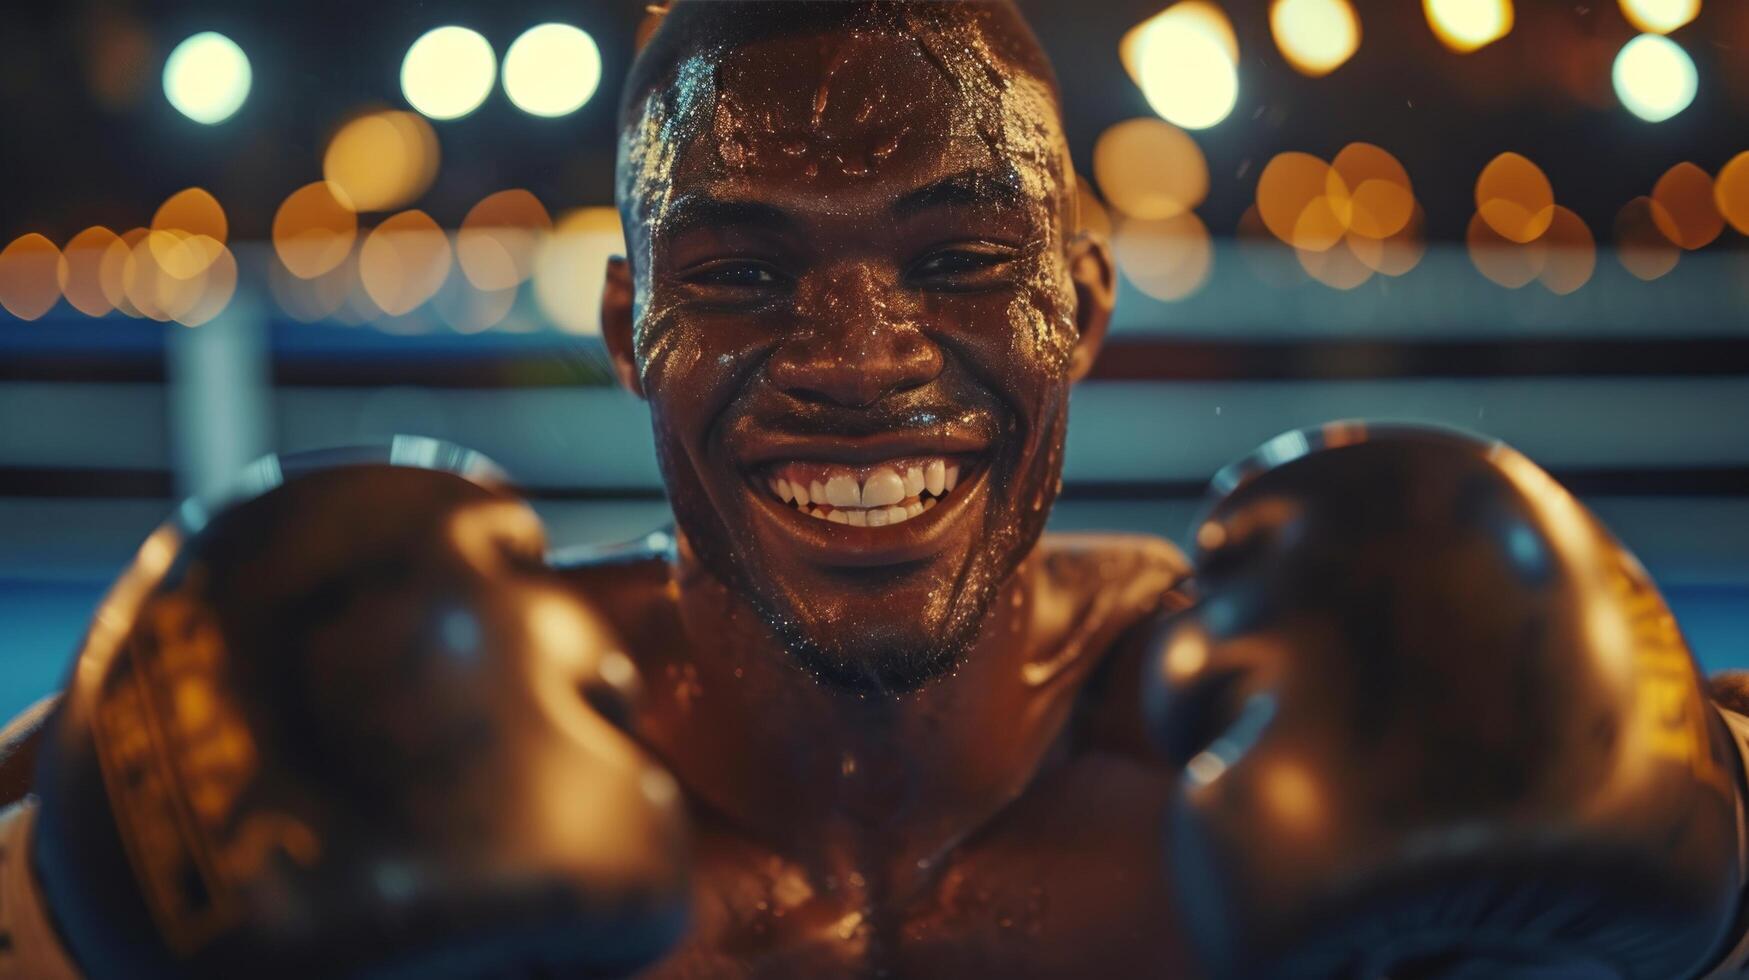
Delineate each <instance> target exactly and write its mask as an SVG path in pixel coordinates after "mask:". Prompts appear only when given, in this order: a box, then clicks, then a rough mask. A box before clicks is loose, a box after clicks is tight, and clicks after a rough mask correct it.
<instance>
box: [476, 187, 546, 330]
mask: <svg viewBox="0 0 1749 980" xmlns="http://www.w3.org/2000/svg"><path fill="white" fill-rule="evenodd" d="M552 229H553V219H552V218H551V217H550V216H548V214H547V209H546V208H545V207H543V206H541V203H540V200H539V199H538V198H536V197H535V196H534V195H533V194H531V193H529V192H528V191H525V190H507V191H499V192H498V193H496V194H492V195H489V196H488V197H486V198H485V199H484V200H482V201H480V203H478V204H476V205H474V206H473V208H472V209H470V210H469V211H468V215H467V217H466V218H463V219H462V227H461V231H460V232H459V233H457V235H456V261H457V263H458V264H459V265H460V266H461V267H462V274H463V275H464V276H465V277H467V280H468V282H469V283H471V284H472V285H473V286H474V288H475V289H481V290H502V289H513V288H515V287H516V286H518V285H520V284H521V283H522V281H523V280H525V279H527V278H528V277H529V276H530V275H532V274H533V273H534V256H535V250H536V249H537V248H538V247H539V245H540V243H541V240H542V239H543V238H545V237H546V235H547V234H548V233H549V232H551V231H552ZM500 319H502V317H500Z"/></svg>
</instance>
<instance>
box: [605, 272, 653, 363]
mask: <svg viewBox="0 0 1749 980" xmlns="http://www.w3.org/2000/svg"><path fill="white" fill-rule="evenodd" d="M601 339H602V340H605V341H606V342H607V354H608V356H609V357H611V358H613V373H614V375H615V376H617V377H618V378H619V383H620V385H621V386H623V387H624V388H625V390H627V391H629V392H631V393H632V394H634V395H637V396H638V397H639V398H642V397H644V386H643V384H642V383H640V382H639V381H638V361H637V356H636V355H635V354H634V352H633V349H632V265H631V263H630V262H628V261H626V259H625V257H624V256H622V255H615V256H614V257H613V258H610V259H608V260H607V283H606V285H604V286H603V287H602V290H601Z"/></svg>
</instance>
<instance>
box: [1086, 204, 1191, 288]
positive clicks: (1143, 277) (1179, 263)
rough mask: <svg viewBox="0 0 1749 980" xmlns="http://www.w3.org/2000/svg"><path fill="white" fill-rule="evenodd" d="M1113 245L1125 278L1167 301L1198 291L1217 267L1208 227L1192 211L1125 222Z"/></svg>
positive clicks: (1116, 233) (1113, 237)
mask: <svg viewBox="0 0 1749 980" xmlns="http://www.w3.org/2000/svg"><path fill="white" fill-rule="evenodd" d="M1111 246H1112V252H1113V253H1114V254H1115V255H1116V256H1117V267H1118V269H1119V270H1121V271H1122V272H1123V274H1124V277H1125V278H1126V279H1128V280H1129V281H1130V282H1131V283H1133V284H1134V285H1135V287H1136V288H1137V289H1139V290H1141V291H1142V292H1144V293H1146V294H1147V295H1149V296H1152V297H1153V298H1155V299H1157V300H1161V301H1163V302H1172V301H1174V300H1180V299H1183V298H1185V297H1186V296H1189V295H1190V294H1192V293H1194V292H1196V291H1197V290H1198V289H1199V288H1201V287H1202V284H1203V283H1204V282H1207V281H1208V277H1209V270H1210V269H1212V268H1213V266H1214V245H1213V243H1212V242H1210V240H1209V232H1208V228H1206V227H1204V225H1203V223H1202V219H1200V218H1198V217H1197V216H1196V215H1195V213H1193V212H1190V211H1186V212H1184V213H1183V214H1179V215H1174V216H1173V217H1170V218H1165V219H1162V220H1158V221H1147V220H1142V219H1137V218H1131V219H1129V220H1126V221H1123V222H1121V223H1120V224H1119V225H1118V226H1117V231H1116V232H1114V233H1113V234H1112V241H1111Z"/></svg>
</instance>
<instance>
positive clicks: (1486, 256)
mask: <svg viewBox="0 0 1749 980" xmlns="http://www.w3.org/2000/svg"><path fill="white" fill-rule="evenodd" d="M1554 218H1555V216H1554V206H1553V205H1550V207H1549V215H1548V219H1547V222H1546V223H1545V224H1544V225H1543V228H1542V230H1543V231H1547V230H1548V228H1549V225H1550V224H1553V223H1554ZM1540 234H1541V233H1540V232H1539V237H1538V238H1536V239H1534V240H1531V241H1527V242H1521V241H1518V240H1517V239H1514V238H1508V237H1506V236H1505V235H1502V234H1500V233H1499V232H1498V231H1497V230H1495V228H1494V226H1493V224H1492V223H1490V222H1489V221H1488V219H1487V218H1486V217H1484V216H1483V215H1482V213H1481V212H1480V211H1478V212H1476V213H1475V214H1474V215H1472V216H1471V217H1470V226H1469V229H1468V231H1467V232H1466V233H1465V235H1464V242H1465V244H1466V245H1467V246H1468V247H1469V252H1470V261H1471V262H1472V263H1474V264H1475V266H1476V271H1477V272H1480V273H1481V274H1482V275H1484V276H1486V277H1488V279H1490V280H1492V281H1493V282H1495V283H1496V284H1498V285H1501V286H1505V287H1506V288H1507V289H1520V288H1523V287H1524V286H1528V285H1529V284H1531V283H1532V282H1535V281H1536V278H1537V276H1539V275H1541V274H1542V271H1543V267H1544V265H1545V264H1546V263H1547V262H1548V246H1547V245H1546V244H1545V243H1544V242H1543V241H1542V239H1541V237H1540Z"/></svg>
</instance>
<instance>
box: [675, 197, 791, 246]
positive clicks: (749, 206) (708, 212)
mask: <svg viewBox="0 0 1749 980" xmlns="http://www.w3.org/2000/svg"><path fill="white" fill-rule="evenodd" d="M793 224H795V220H794V219H793V218H791V217H790V216H789V214H788V213H787V212H785V211H784V210H783V209H782V208H778V207H774V206H773V205H770V204H764V203H761V202H759V201H733V200H725V199H723V198H720V197H715V196H713V195H711V194H708V193H705V192H703V191H695V192H693V193H690V194H684V195H682V196H680V197H679V198H677V199H676V200H675V201H674V202H673V203H671V204H670V205H668V209H667V211H666V212H665V213H664V215H663V217H662V225H663V229H662V231H663V234H664V235H665V236H666V237H668V238H678V237H680V236H681V235H684V234H686V233H687V232H689V231H695V230H697V229H699V228H725V227H736V226H751V227H755V228H767V229H770V230H773V231H782V230H784V229H786V228H789V227H790V226H792V225H793Z"/></svg>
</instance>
